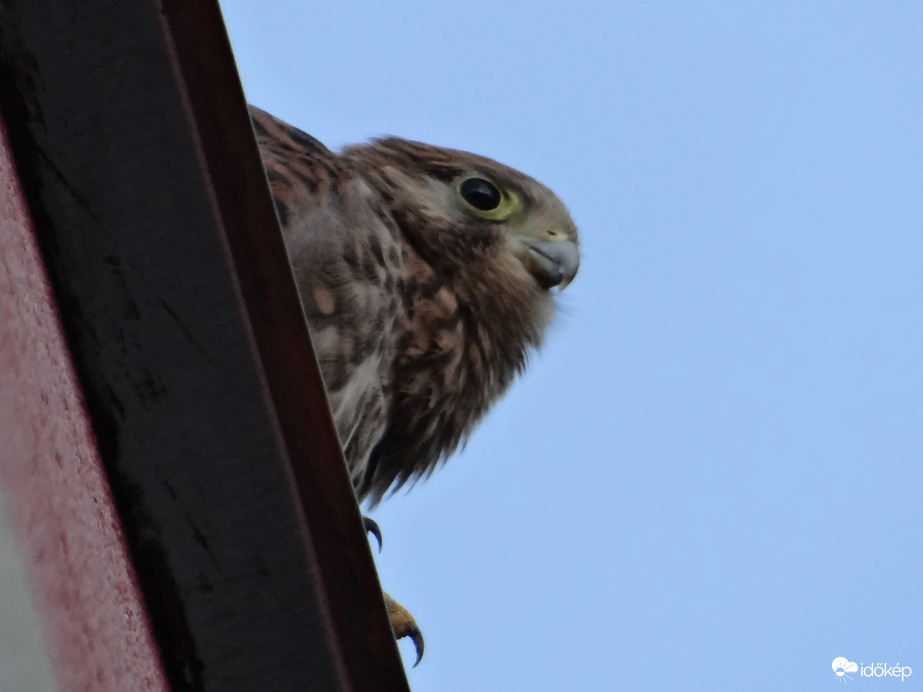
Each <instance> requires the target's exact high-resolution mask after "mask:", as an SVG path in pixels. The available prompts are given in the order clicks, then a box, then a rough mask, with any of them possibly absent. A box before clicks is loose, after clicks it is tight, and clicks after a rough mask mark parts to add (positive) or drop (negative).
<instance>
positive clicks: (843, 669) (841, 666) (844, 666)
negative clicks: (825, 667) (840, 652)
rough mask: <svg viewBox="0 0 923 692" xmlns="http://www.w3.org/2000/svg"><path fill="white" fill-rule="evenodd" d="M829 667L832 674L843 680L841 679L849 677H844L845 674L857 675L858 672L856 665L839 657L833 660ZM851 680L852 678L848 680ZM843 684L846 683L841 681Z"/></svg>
mask: <svg viewBox="0 0 923 692" xmlns="http://www.w3.org/2000/svg"><path fill="white" fill-rule="evenodd" d="M831 666H832V668H833V672H834V674H835V675H836V676H837V677H838V678H843V677H847V678H849V676H848V675H846V673H857V672H859V666H858V664H856V663H853V662H852V661H850V660H848V659H845V658H843V657H842V656H840V657H839V658H835V659H833V663H832V664H831ZM851 679H852V678H850V680H851ZM843 682H846V681H845V680H843Z"/></svg>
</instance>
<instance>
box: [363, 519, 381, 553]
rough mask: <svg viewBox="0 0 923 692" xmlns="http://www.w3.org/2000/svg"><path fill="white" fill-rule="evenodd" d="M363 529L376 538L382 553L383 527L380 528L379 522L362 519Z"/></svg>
mask: <svg viewBox="0 0 923 692" xmlns="http://www.w3.org/2000/svg"><path fill="white" fill-rule="evenodd" d="M362 528H364V529H365V530H366V533H370V534H372V535H373V536H375V540H376V541H377V543H378V552H379V553H380V552H381V527H379V526H378V522H376V521H375V520H374V519H370V518H369V517H362Z"/></svg>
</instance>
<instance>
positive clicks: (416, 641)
mask: <svg viewBox="0 0 923 692" xmlns="http://www.w3.org/2000/svg"><path fill="white" fill-rule="evenodd" d="M404 636H406V637H410V641H412V642H413V648H414V649H416V650H417V660H416V661H414V662H413V667H414V668H416V667H417V664H418V663H419V662H420V661H422V660H423V647H424V642H423V633H422V632H421V631H420V628H419V627H417V626H416V625H414V626H412V627H410V628H409V629H408V630H407V633H406V634H405V635H404Z"/></svg>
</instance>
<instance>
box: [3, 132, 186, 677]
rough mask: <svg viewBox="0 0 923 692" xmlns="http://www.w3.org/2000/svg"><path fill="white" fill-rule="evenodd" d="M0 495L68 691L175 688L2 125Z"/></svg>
mask: <svg viewBox="0 0 923 692" xmlns="http://www.w3.org/2000/svg"><path fill="white" fill-rule="evenodd" d="M0 492H2V493H3V506H4V508H5V509H6V511H7V514H8V521H9V523H10V524H11V525H12V527H13V533H14V535H15V539H16V544H17V546H18V550H19V554H20V557H21V559H22V561H23V563H24V564H25V566H26V570H27V573H28V575H29V579H30V582H31V587H32V598H33V600H34V603H35V607H36V610H37V611H38V613H39V616H40V619H41V622H42V627H43V631H44V640H45V647H46V649H47V655H48V657H49V658H50V660H51V662H52V667H53V669H54V673H55V676H56V678H57V680H58V684H59V685H60V688H61V689H62V690H67V691H70V690H74V691H76V690H81V691H90V690H100V691H103V690H104V691H108V692H136V691H137V692H141V691H142V690H167V689H169V688H168V686H167V683H166V681H165V678H164V676H163V673H162V671H161V667H160V657H159V653H158V650H157V647H156V645H155V644H154V641H153V638H152V636H151V633H150V628H149V626H148V621H147V615H146V612H145V607H144V603H143V601H142V598H141V594H140V592H139V590H138V587H137V584H136V581H135V578H134V573H133V570H132V566H131V563H130V561H129V557H128V554H127V550H126V546H125V543H124V540H123V537H122V534H121V529H120V526H119V521H118V517H117V515H116V512H115V508H114V506H113V503H112V498H111V497H110V494H109V486H108V483H107V481H106V477H105V474H104V472H103V470H102V468H101V465H100V461H99V455H98V453H97V450H96V444H95V440H94V438H93V433H92V430H91V428H90V423H89V420H88V417H87V413H86V411H85V409H84V407H83V404H82V401H81V393H80V388H79V385H78V383H77V380H76V377H75V374H74V369H73V366H72V363H71V360H70V354H69V351H68V348H67V345H66V343H65V341H64V337H63V334H62V331H61V326H60V322H59V319H58V314H57V311H56V308H55V303H54V300H53V297H52V294H51V289H50V286H49V284H48V280H47V277H46V275H45V270H44V266H43V264H42V262H41V258H40V255H39V252H38V248H37V245H36V242H35V238H34V235H33V233H32V227H31V223H30V221H29V216H28V211H27V209H26V205H25V202H24V200H23V197H22V193H21V190H20V188H19V185H18V183H17V180H16V176H15V172H14V168H13V166H12V160H11V156H10V153H9V147H8V142H7V139H6V132H5V130H4V129H3V126H2V122H0ZM2 588H3V585H0V589H2ZM2 627H3V623H0V629H2ZM0 635H3V636H5V635H4V634H3V633H2V632H0ZM0 641H2V638H0ZM2 681H3V671H0V688H3V684H2ZM4 689H5V688H4Z"/></svg>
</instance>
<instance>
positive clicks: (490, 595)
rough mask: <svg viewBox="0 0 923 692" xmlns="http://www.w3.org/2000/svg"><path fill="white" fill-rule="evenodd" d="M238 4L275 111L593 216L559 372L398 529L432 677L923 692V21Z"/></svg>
mask: <svg viewBox="0 0 923 692" xmlns="http://www.w3.org/2000/svg"><path fill="white" fill-rule="evenodd" d="M222 5H223V7H224V11H225V17H226V20H227V23H228V28H229V31H230V34H231V38H232V41H233V43H234V46H235V49H236V55H237V61H238V65H239V68H240V72H241V76H242V78H243V82H244V86H245V88H246V90H247V94H248V98H249V99H250V101H251V102H252V103H254V104H256V105H259V106H260V107H262V108H264V109H266V110H268V111H270V112H272V113H274V114H276V115H278V116H280V117H282V118H283V119H285V120H288V121H289V122H291V123H293V124H295V125H297V126H299V127H301V128H302V129H304V130H306V131H307V132H309V133H311V134H313V135H314V136H316V137H318V138H319V139H320V140H321V141H323V142H325V143H326V144H327V145H328V146H330V147H331V148H339V147H341V146H343V145H345V144H348V143H351V142H356V141H362V140H365V139H367V138H369V137H373V136H378V135H382V134H394V135H399V136H404V137H408V138H412V139H418V140H423V141H427V142H430V143H433V144H441V145H444V146H450V147H454V148H462V149H467V150H470V151H474V152H476V153H479V154H484V155H487V156H490V157H492V158H495V159H497V160H499V161H502V162H503V163H506V164H509V165H512V166H515V167H517V168H519V169H521V170H523V171H524V172H526V173H529V174H530V175H532V176H533V177H535V178H537V179H539V180H541V181H543V182H544V183H546V184H548V185H549V186H550V187H551V188H552V189H554V190H555V191H556V192H557V193H558V194H559V195H560V196H561V198H562V199H564V200H565V202H566V203H567V204H568V206H569V207H570V209H571V211H572V214H573V216H574V218H575V219H576V221H577V223H578V224H579V226H580V228H581V232H582V242H583V250H584V262H583V265H582V269H581V273H580V275H579V276H578V277H577V280H576V281H575V283H574V284H573V285H572V286H571V287H570V288H568V289H567V291H566V292H564V293H563V294H562V295H561V297H560V306H561V310H560V314H559V316H558V318H557V321H556V323H555V324H554V327H553V329H552V331H551V333H550V335H549V338H548V340H547V345H546V347H545V348H544V349H543V351H542V352H541V353H540V354H539V355H538V356H537V357H536V358H535V359H534V361H533V363H532V367H531V368H530V370H529V371H528V372H527V373H526V375H525V376H524V377H523V378H521V380H520V381H518V382H517V384H516V385H515V386H514V388H513V389H512V391H511V392H510V394H509V395H508V396H507V397H506V398H505V399H504V400H503V401H502V403H501V404H500V405H498V407H497V408H496V409H495V410H494V411H493V412H492V413H491V415H490V416H489V418H488V420H487V421H486V422H485V423H484V424H483V425H482V426H481V427H480V428H479V429H478V430H477V431H476V432H475V434H474V436H473V438H472V439H471V441H470V443H469V444H468V446H467V448H466V449H465V450H464V452H463V453H461V454H460V455H457V456H455V457H453V458H452V459H451V460H450V461H449V463H448V464H447V465H446V466H445V468H444V469H442V470H441V471H440V472H438V473H437V474H435V475H434V476H433V477H432V478H431V479H430V480H429V481H426V482H424V483H420V484H418V485H417V486H416V487H415V488H414V489H413V491H412V492H410V493H409V494H406V495H403V494H401V495H399V496H396V497H394V498H393V499H391V500H389V501H387V502H385V503H384V504H383V505H382V506H381V507H380V508H379V509H378V510H377V511H376V512H375V513H374V515H373V516H374V517H375V518H376V519H377V520H378V521H379V523H380V524H381V526H382V529H383V531H384V539H385V543H384V552H383V553H382V554H381V555H380V556H379V558H378V566H379V571H380V574H381V578H382V581H383V583H384V585H385V587H386V588H387V590H388V591H389V592H390V593H391V594H392V595H393V596H395V597H396V598H397V599H398V600H400V601H402V602H403V603H404V604H405V605H406V606H407V607H408V608H409V609H410V610H411V611H412V612H413V613H414V614H415V615H416V617H417V619H418V621H419V623H420V625H421V627H422V628H423V630H424V634H425V636H426V639H427V650H426V656H425V658H424V660H423V662H422V663H421V665H420V666H419V667H417V668H416V669H414V670H412V671H409V673H408V674H409V679H410V681H411V685H412V687H413V689H414V690H415V691H416V692H454V691H459V692H462V691H463V692H471V691H474V690H477V691H486V692H491V691H494V690H529V691H530V692H531V691H540V690H615V689H618V690H658V691H660V690H675V689H677V690H678V689H682V690H731V689H747V690H786V691H792V690H811V691H812V692H813V691H815V690H825V689H830V690H835V689H839V686H838V685H839V684H841V682H842V681H840V680H838V679H837V678H836V676H835V675H834V673H833V670H832V668H831V662H832V661H833V659H834V658H836V657H840V656H842V657H845V658H847V659H848V660H849V661H854V662H856V663H857V664H859V663H861V664H863V665H866V666H867V665H870V664H877V663H887V664H888V665H889V666H894V665H898V664H899V665H900V666H910V667H911V669H912V671H913V672H912V675H911V677H910V678H908V679H905V680H904V681H903V682H901V681H900V680H899V679H894V678H888V679H868V678H867V677H866V678H863V677H862V676H861V670H860V672H857V673H852V676H853V677H854V680H853V681H852V682H851V683H850V686H849V689H856V690H859V691H860V692H861V690H865V689H870V688H874V689H876V690H894V691H896V690H913V689H921V690H923V595H921V584H923V562H921V554H923V497H921V495H923V368H921V361H923V4H921V3H918V2H850V1H844V0H837V1H836V2H803V1H801V0H798V1H793V0H779V1H777V2H771V3H770V2H764V3H757V2H708V1H704V2H696V3H687V2H659V1H656V0H651V1H645V2H641V1H640V0H639V1H636V2H601V1H599V2H585V1H581V0H575V1H573V2H568V3H564V2H559V1H557V2H533V3H526V2H503V1H502V0H499V1H497V0H495V1H493V2H489V1H483V0H467V1H465V2H452V3H443V2H433V1H430V2H424V1H422V0H421V1H418V2H409V1H405V0H392V1H391V2H387V3H372V2H356V1H354V0H338V1H337V2H326V3H318V2H312V3H307V2H303V1H302V0H261V2H253V1H252V0H225V1H224V2H223V3H222ZM401 650H402V653H403V655H404V659H405V661H408V662H412V657H411V647H410V645H409V643H408V642H403V643H402V644H401Z"/></svg>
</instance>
